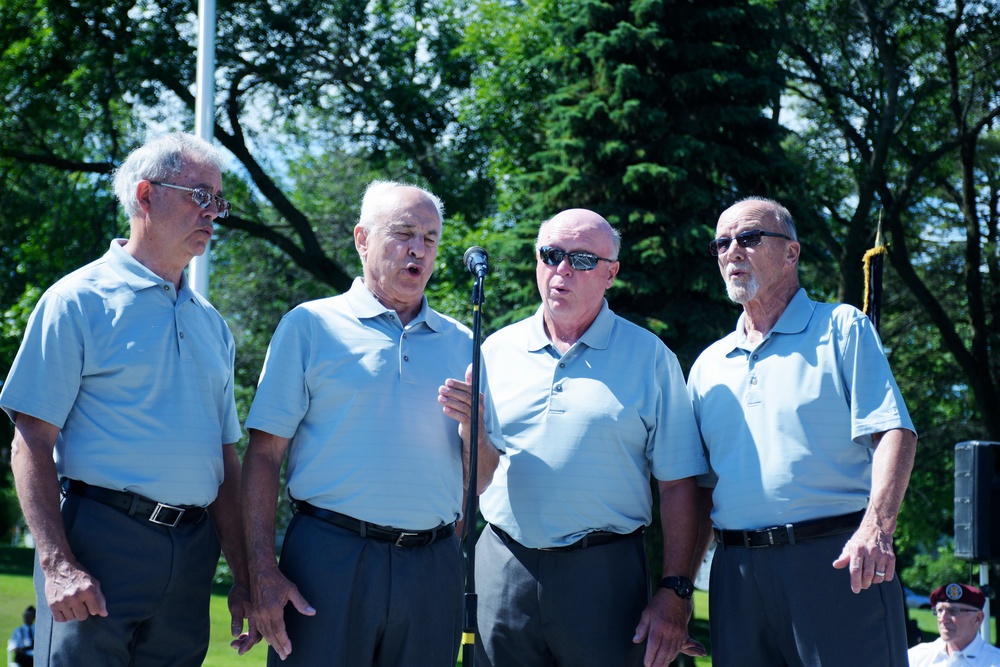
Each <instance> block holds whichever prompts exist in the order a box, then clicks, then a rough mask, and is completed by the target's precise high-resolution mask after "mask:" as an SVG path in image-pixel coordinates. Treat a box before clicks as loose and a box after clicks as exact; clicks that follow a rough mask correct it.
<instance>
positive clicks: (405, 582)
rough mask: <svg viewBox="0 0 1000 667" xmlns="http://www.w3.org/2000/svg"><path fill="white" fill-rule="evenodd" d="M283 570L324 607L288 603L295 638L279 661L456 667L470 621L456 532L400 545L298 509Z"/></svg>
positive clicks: (284, 665)
mask: <svg viewBox="0 0 1000 667" xmlns="http://www.w3.org/2000/svg"><path fill="white" fill-rule="evenodd" d="M279 567H280V569H281V571H282V572H283V573H284V575H285V576H286V577H288V579H289V580H290V581H291V582H292V583H294V584H295V585H296V586H297V587H298V589H299V592H300V593H301V594H302V596H303V597H304V598H305V599H306V600H307V601H308V602H309V604H311V605H312V607H313V608H314V609H315V610H316V615H315V616H303V615H302V614H300V613H298V611H296V609H295V607H293V606H292V605H288V606H287V607H285V628H286V629H287V631H288V638H289V640H290V641H291V643H292V652H291V654H290V655H289V656H288V659H287V660H285V661H281V660H279V659H278V654H277V653H275V651H274V649H270V648H269V649H268V653H267V664H268V665H269V666H271V667H275V666H277V665H281V667H295V666H296V665H299V666H302V667H368V666H369V665H370V666H373V667H454V665H455V662H456V661H457V660H458V644H459V639H460V636H461V624H462V582H463V581H464V580H463V569H464V568H463V564H462V559H461V553H460V549H459V544H458V538H457V537H455V536H454V535H452V536H451V537H448V538H445V539H442V540H439V541H437V542H435V543H434V544H431V545H428V546H424V547H396V546H395V545H393V544H391V543H389V542H383V541H380V540H376V539H372V538H363V537H361V536H359V535H358V534H357V533H353V532H351V531H349V530H346V529H344V528H339V527H337V526H334V525H332V524H329V523H327V522H325V521H322V520H320V519H316V518H314V517H311V516H305V515H303V514H296V515H295V516H294V517H293V518H292V522H291V524H290V525H289V527H288V531H287V533H286V534H285V541H284V544H283V545H282V549H281V560H280V562H279Z"/></svg>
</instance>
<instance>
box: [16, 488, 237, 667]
mask: <svg viewBox="0 0 1000 667" xmlns="http://www.w3.org/2000/svg"><path fill="white" fill-rule="evenodd" d="M62 515H63V522H64V524H65V526H66V533H67V537H68V538H69V544H70V548H72V550H73V554H74V555H75V556H76V558H77V560H79V561H80V563H81V564H82V565H83V566H84V567H85V568H86V569H87V571H89V572H90V573H91V574H92V575H93V576H94V577H96V578H97V581H98V582H99V583H100V585H101V592H102V593H103V594H104V597H105V599H106V600H107V607H108V615H107V616H105V617H102V616H91V617H90V618H88V619H87V620H84V621H66V622H64V623H56V622H54V620H53V618H52V612H51V611H50V610H49V607H48V604H47V603H46V601H45V577H44V575H43V574H42V571H41V569H40V567H39V566H38V560H37V556H36V560H35V591H36V596H37V600H38V605H37V606H38V618H37V620H36V621H35V665H36V667H48V666H52V667H79V666H80V665H101V666H102V667H105V666H107V667H126V666H127V667H188V666H189V667H198V666H199V665H201V664H202V662H203V661H204V659H205V654H206V652H207V651H208V639H209V615H208V608H209V600H210V597H211V593H212V579H213V577H214V576H215V566H216V565H217V564H218V562H219V540H218V537H217V535H216V533H215V528H214V526H213V524H212V521H211V520H210V519H209V518H208V517H205V518H204V519H203V520H201V521H200V522H198V523H192V524H181V525H178V526H176V527H174V528H168V527H166V526H158V525H156V524H153V523H150V522H148V521H145V520H140V519H136V518H133V517H130V516H128V515H127V514H125V513H124V512H122V511H120V510H117V509H114V508H112V507H108V506H106V505H102V504H101V503H99V502H96V501H94V500H88V499H86V498H80V497H78V496H74V495H69V496H67V497H66V499H65V500H64V501H63V505H62Z"/></svg>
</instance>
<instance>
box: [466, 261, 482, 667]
mask: <svg viewBox="0 0 1000 667" xmlns="http://www.w3.org/2000/svg"><path fill="white" fill-rule="evenodd" d="M485 273H486V272H485V271H477V272H476V282H475V284H474V285H473V287H472V419H471V424H470V426H469V488H468V491H467V493H468V497H467V498H466V501H465V534H466V537H467V539H468V544H467V545H466V548H465V561H466V566H465V615H464V618H463V621H464V622H463V628H462V667H472V666H473V665H474V664H475V662H476V633H477V632H478V621H477V619H476V610H477V608H478V604H479V603H478V599H477V597H476V512H477V511H478V507H479V493H478V491H479V480H478V479H477V476H478V474H477V473H478V469H479V365H480V364H479V362H480V359H479V355H480V352H479V349H480V341H479V338H480V332H481V331H482V308H481V307H482V305H483V277H484V275H485Z"/></svg>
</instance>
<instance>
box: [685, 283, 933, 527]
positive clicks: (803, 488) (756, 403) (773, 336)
mask: <svg viewBox="0 0 1000 667" xmlns="http://www.w3.org/2000/svg"><path fill="white" fill-rule="evenodd" d="M744 317H745V315H740V318H739V320H738V322H737V323H736V330H735V331H734V332H733V333H731V334H729V335H728V336H726V337H725V338H723V339H722V340H720V341H717V342H716V343H714V344H712V345H711V346H709V347H708V348H707V349H706V350H705V351H704V352H703V353H702V354H701V356H699V357H698V359H697V361H695V364H694V366H693V367H692V368H691V373H690V376H689V378H688V389H689V392H690V394H691V399H692V403H693V406H694V413H695V418H696V419H697V421H698V425H699V428H700V429H701V436H702V439H703V441H704V445H705V449H706V452H707V454H708V459H709V464H710V465H711V468H712V471H713V473H714V476H715V477H716V478H717V481H715V482H714V483H715V491H714V494H713V504H714V508H713V510H712V519H713V521H714V523H715V525H716V526H718V527H719V528H723V529H737V530H739V529H753V528H764V527H769V526H774V525H783V524H785V523H795V522H798V521H805V520H808V519H815V518H821V517H828V516H836V515H840V514H848V513H851V512H856V511H859V510H862V509H864V508H865V506H866V505H867V503H868V496H869V493H870V491H871V462H872V448H873V439H872V435H873V434H876V433H881V432H883V431H888V430H890V429H897V428H903V429H909V430H911V431H913V430H914V428H913V422H912V421H911V420H910V415H909V413H908V412H907V410H906V405H905V404H904V403H903V398H902V396H901V395H900V392H899V387H898V386H896V381H895V379H893V376H892V372H891V371H890V369H889V363H888V361H887V360H886V358H885V354H884V353H883V351H882V345H881V342H880V341H879V338H878V335H877V334H876V332H875V330H874V328H873V327H872V325H871V322H870V321H869V320H868V318H867V317H866V316H865V315H864V313H862V312H861V311H859V310H858V309H857V308H854V307H852V306H848V305H836V304H824V303H817V302H815V301H811V300H809V298H808V297H807V296H806V292H805V290H804V289H800V290H799V291H798V292H797V293H796V294H795V296H794V297H793V298H792V300H791V301H790V302H789V304H788V306H787V307H786V308H785V311H784V313H783V314H782V315H781V317H780V318H779V319H778V321H777V323H775V325H774V328H773V329H772V330H771V331H770V332H769V333H768V334H767V336H766V337H765V338H764V340H763V341H761V342H760V343H759V344H758V345H756V346H754V345H751V344H750V343H748V342H747V339H746V335H745V332H744ZM712 483H713V481H712V480H707V485H711V484H712Z"/></svg>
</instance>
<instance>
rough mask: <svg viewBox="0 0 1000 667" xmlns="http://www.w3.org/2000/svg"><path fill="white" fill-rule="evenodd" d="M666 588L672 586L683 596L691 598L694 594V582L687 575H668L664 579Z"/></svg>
mask: <svg viewBox="0 0 1000 667" xmlns="http://www.w3.org/2000/svg"><path fill="white" fill-rule="evenodd" d="M663 586H664V587H665V588H671V589H673V590H674V592H675V593H677V595H679V596H680V597H682V598H689V597H691V596H692V595H693V594H694V584H693V583H692V582H691V580H690V579H688V578H687V577H667V578H666V579H664V580H663Z"/></svg>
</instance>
